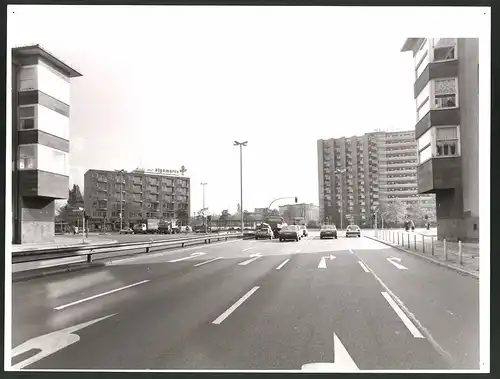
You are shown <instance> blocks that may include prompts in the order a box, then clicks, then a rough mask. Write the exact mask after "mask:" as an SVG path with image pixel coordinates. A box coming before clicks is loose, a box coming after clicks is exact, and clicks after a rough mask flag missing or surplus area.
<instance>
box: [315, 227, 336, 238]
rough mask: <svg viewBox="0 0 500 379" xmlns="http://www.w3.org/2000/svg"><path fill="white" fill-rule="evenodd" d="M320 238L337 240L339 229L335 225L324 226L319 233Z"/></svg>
mask: <svg viewBox="0 0 500 379" xmlns="http://www.w3.org/2000/svg"><path fill="white" fill-rule="evenodd" d="M319 238H320V239H323V238H335V239H337V228H336V227H335V225H323V226H321V230H320V232H319Z"/></svg>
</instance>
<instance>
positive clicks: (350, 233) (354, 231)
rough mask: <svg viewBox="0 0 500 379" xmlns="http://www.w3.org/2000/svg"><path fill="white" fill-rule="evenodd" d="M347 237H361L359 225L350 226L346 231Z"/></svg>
mask: <svg viewBox="0 0 500 379" xmlns="http://www.w3.org/2000/svg"><path fill="white" fill-rule="evenodd" d="M345 236H346V237H358V238H359V237H361V229H360V228H359V226H357V225H349V226H348V227H347V229H346V231H345Z"/></svg>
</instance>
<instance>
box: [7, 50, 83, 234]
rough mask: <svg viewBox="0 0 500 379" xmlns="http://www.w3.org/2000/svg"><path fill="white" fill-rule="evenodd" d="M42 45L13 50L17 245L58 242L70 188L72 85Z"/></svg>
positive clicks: (69, 74) (68, 71)
mask: <svg viewBox="0 0 500 379" xmlns="http://www.w3.org/2000/svg"><path fill="white" fill-rule="evenodd" d="M79 76H81V74H80V73H78V72H77V71H76V70H74V69H73V68H71V67H70V66H68V65H67V64H65V63H64V62H62V61H61V60H59V59H58V58H56V57H55V56H54V55H52V54H51V53H49V52H48V51H46V50H45V49H43V48H42V47H40V46H39V45H32V46H23V47H18V48H14V49H12V227H13V228H12V231H13V239H12V243H16V244H17V243H32V242H51V241H54V236H55V230H54V221H55V200H56V199H66V198H67V197H68V188H69V169H68V155H69V109H70V99H69V95H70V80H71V78H75V77H79Z"/></svg>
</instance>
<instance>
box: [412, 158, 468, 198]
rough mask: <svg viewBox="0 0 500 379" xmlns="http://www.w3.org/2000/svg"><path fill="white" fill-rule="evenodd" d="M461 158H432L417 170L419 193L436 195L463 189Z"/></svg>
mask: <svg viewBox="0 0 500 379" xmlns="http://www.w3.org/2000/svg"><path fill="white" fill-rule="evenodd" d="M460 163H461V158H460V157H447V158H432V159H429V160H428V161H426V162H424V163H423V164H421V165H420V166H418V169H417V181H418V183H417V186H418V192H419V193H434V192H436V190H445V189H453V188H460V187H461V180H462V179H461V165H460Z"/></svg>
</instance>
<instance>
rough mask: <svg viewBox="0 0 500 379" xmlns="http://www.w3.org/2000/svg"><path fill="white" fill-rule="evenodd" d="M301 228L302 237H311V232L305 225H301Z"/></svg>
mask: <svg viewBox="0 0 500 379" xmlns="http://www.w3.org/2000/svg"><path fill="white" fill-rule="evenodd" d="M299 228H300V231H301V232H302V236H304V237H307V236H308V235H309V232H308V231H307V228H306V226H305V225H300V226H299Z"/></svg>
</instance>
